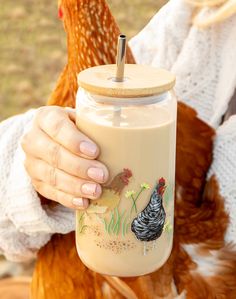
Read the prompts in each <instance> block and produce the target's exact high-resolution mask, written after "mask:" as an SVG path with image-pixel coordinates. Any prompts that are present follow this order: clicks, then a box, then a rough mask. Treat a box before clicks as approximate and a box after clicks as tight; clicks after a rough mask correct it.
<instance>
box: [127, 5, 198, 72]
mask: <svg viewBox="0 0 236 299" xmlns="http://www.w3.org/2000/svg"><path fill="white" fill-rule="evenodd" d="M192 12H193V8H192V7H191V6H190V5H188V4H186V2H185V1H183V0H170V1H169V2H168V3H167V4H166V5H165V6H163V7H162V8H161V9H160V11H159V12H158V13H157V14H156V15H155V16H154V17H153V18H152V19H151V21H150V22H149V23H148V24H147V26H145V27H144V29H143V30H142V31H140V33H138V34H137V35H136V36H135V37H133V38H132V39H131V40H130V42H129V44H130V46H131V49H132V52H133V54H134V57H135V59H136V61H137V63H140V64H149V65H153V66H157V67H161V68H165V69H168V70H170V69H171V67H172V66H173V64H174V62H175V61H176V59H177V57H178V55H179V53H180V51H181V49H182V47H183V43H184V40H185V38H186V36H187V35H188V32H189V29H190V25H191V22H190V20H191V16H192Z"/></svg>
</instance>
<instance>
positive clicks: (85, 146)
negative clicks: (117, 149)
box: [80, 141, 97, 157]
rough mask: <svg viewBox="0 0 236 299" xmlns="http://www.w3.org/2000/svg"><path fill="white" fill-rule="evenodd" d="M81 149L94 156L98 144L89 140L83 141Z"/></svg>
mask: <svg viewBox="0 0 236 299" xmlns="http://www.w3.org/2000/svg"><path fill="white" fill-rule="evenodd" d="M80 151H81V153H83V154H85V155H86V156H90V157H94V156H95V155H96V152H97V146H96V145H95V144H94V143H92V142H89V141H83V142H81V143H80Z"/></svg>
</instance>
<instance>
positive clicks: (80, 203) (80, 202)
mask: <svg viewBox="0 0 236 299" xmlns="http://www.w3.org/2000/svg"><path fill="white" fill-rule="evenodd" d="M72 202H73V205H75V206H78V207H83V206H84V200H83V198H74V199H73V201H72Z"/></svg>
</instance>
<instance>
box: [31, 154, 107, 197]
mask: <svg viewBox="0 0 236 299" xmlns="http://www.w3.org/2000/svg"><path fill="white" fill-rule="evenodd" d="M25 168H26V170H27V172H28V173H29V175H30V176H31V177H32V179H33V180H35V181H41V182H43V183H44V184H46V185H48V186H51V187H52V188H53V189H57V190H58V191H61V192H63V193H67V194H70V195H71V196H72V197H73V198H89V199H98V198H99V197H100V195H101V193H102V188H101V186H100V185H99V184H97V183H95V182H93V181H87V180H83V179H80V178H77V177H75V176H71V175H69V174H67V173H65V172H63V171H61V170H59V169H56V168H54V167H52V166H51V165H49V164H47V163H46V162H44V161H43V160H39V159H35V158H33V157H27V159H26V160H25ZM37 191H39V190H37ZM54 198H55V196H54ZM53 200H54V199H53Z"/></svg>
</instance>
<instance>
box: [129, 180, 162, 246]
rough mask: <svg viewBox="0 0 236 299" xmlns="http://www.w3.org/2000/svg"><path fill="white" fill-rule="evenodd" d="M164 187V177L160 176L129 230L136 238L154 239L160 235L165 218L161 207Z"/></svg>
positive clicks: (141, 239) (147, 240)
mask: <svg viewBox="0 0 236 299" xmlns="http://www.w3.org/2000/svg"><path fill="white" fill-rule="evenodd" d="M165 189H166V183H165V179H164V178H161V179H160V180H159V181H158V183H157V185H156V187H155V190H154V191H153V193H152V195H151V198H150V202H149V203H148V205H147V206H146V208H145V209H144V210H143V211H142V212H140V213H139V214H138V216H137V217H136V218H135V219H134V220H133V222H132V224H131V230H132V232H133V233H134V234H135V236H136V238H137V239H138V240H140V241H144V242H149V241H155V240H157V239H158V238H159V237H160V236H161V234H162V232H163V228H164V225H165V220H166V213H165V210H164V207H163V195H164V192H165Z"/></svg>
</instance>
